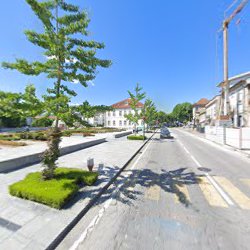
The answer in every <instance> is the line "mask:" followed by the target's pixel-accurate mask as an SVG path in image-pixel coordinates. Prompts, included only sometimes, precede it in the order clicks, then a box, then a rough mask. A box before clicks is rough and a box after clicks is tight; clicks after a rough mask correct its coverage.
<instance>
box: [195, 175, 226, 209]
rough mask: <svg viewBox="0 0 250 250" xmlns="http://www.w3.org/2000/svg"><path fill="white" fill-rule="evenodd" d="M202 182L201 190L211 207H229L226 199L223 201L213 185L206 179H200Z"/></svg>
mask: <svg viewBox="0 0 250 250" xmlns="http://www.w3.org/2000/svg"><path fill="white" fill-rule="evenodd" d="M200 180H201V182H200V183H199V186H200V189H201V191H202V193H203V194H204V196H205V198H206V200H207V201H208V203H209V204H210V205H211V206H215V207H228V205H227V204H226V202H225V201H224V199H222V197H221V196H220V194H219V193H218V192H217V190H216V189H215V187H214V186H213V184H211V182H210V181H209V180H208V179H207V178H206V177H200Z"/></svg>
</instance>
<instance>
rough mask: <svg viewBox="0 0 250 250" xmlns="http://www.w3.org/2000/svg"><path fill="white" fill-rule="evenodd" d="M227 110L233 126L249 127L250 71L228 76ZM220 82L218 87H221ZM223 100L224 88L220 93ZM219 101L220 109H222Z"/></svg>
mask: <svg viewBox="0 0 250 250" xmlns="http://www.w3.org/2000/svg"><path fill="white" fill-rule="evenodd" d="M228 83H229V110H230V115H229V116H230V117H229V119H231V120H232V125H233V126H234V127H250V72H246V73H244V74H240V75H237V76H234V77H231V78H229V81H228ZM223 84H224V82H221V83H220V84H219V85H218V87H221V88H222V87H223ZM221 96H222V99H223V100H224V89H223V88H222V93H221ZM223 105H225V104H224V103H223V102H221V107H220V110H223V107H224V106H223Z"/></svg>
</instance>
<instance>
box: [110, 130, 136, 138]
mask: <svg viewBox="0 0 250 250" xmlns="http://www.w3.org/2000/svg"><path fill="white" fill-rule="evenodd" d="M131 134H132V131H125V132H120V133H117V134H115V135H114V137H115V138H120V137H123V136H126V135H131Z"/></svg>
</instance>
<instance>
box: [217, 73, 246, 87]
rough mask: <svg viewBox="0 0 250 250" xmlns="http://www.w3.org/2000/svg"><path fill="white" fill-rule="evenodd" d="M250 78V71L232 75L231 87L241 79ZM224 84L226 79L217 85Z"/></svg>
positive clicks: (229, 80) (230, 79)
mask: <svg viewBox="0 0 250 250" xmlns="http://www.w3.org/2000/svg"><path fill="white" fill-rule="evenodd" d="M248 78H250V71H248V72H246V73H243V74H239V75H236V76H233V77H230V78H229V79H228V82H229V85H230V87H232V86H234V85H235V84H237V83H238V82H240V81H246V80H247V79H248ZM223 84H224V81H222V82H220V83H219V84H218V85H217V87H222V86H223Z"/></svg>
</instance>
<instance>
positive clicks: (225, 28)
mask: <svg viewBox="0 0 250 250" xmlns="http://www.w3.org/2000/svg"><path fill="white" fill-rule="evenodd" d="M247 3H248V0H243V1H242V2H241V3H240V4H239V6H238V7H237V8H236V9H235V10H234V12H233V13H232V14H231V15H230V16H229V17H228V18H226V19H225V20H224V21H223V26H222V30H223V68H224V81H223V86H222V88H223V89H224V100H223V115H227V116H228V115H229V114H230V105H229V82H228V27H229V24H230V22H231V21H232V20H233V19H234V17H235V16H236V15H237V14H239V13H240V12H241V11H242V9H243V8H244V7H245V6H246V4H247ZM223 89H222V94H223Z"/></svg>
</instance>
